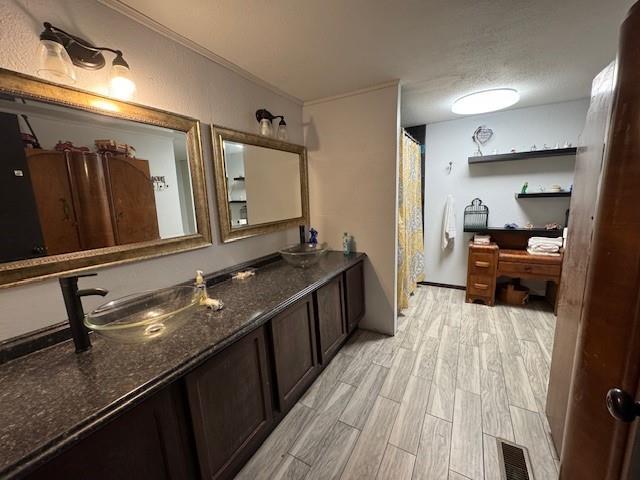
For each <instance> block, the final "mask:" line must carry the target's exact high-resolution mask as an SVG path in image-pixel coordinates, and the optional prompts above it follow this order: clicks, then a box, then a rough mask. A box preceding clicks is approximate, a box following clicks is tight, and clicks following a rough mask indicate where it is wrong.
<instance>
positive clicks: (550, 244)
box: [527, 237, 563, 256]
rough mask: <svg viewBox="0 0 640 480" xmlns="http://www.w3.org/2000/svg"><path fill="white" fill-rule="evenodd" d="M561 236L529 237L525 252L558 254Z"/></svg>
mask: <svg viewBox="0 0 640 480" xmlns="http://www.w3.org/2000/svg"><path fill="white" fill-rule="evenodd" d="M562 242H563V238H562V237H558V238H547V237H531V238H530V239H529V246H528V248H527V252H529V253H530V254H532V255H552V256H558V255H560V253H559V252H560V248H562Z"/></svg>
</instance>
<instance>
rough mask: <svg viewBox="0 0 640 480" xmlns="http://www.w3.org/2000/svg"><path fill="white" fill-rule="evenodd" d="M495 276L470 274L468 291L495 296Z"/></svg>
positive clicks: (484, 295) (485, 295)
mask: <svg viewBox="0 0 640 480" xmlns="http://www.w3.org/2000/svg"><path fill="white" fill-rule="evenodd" d="M494 282H495V277H493V276H491V275H469V278H468V279H467V292H468V293H469V294H471V295H480V296H483V297H493V293H494V289H495V284H494Z"/></svg>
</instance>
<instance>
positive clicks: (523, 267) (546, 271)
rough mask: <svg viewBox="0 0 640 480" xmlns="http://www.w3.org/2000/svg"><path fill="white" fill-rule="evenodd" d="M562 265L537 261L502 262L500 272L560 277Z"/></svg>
mask: <svg viewBox="0 0 640 480" xmlns="http://www.w3.org/2000/svg"><path fill="white" fill-rule="evenodd" d="M561 269H562V267H561V266H560V265H542V264H535V263H519V262H502V261H501V262H500V264H499V266H498V273H499V274H502V275H509V276H514V277H517V276H518V275H523V276H540V277H559V276H560V271H561Z"/></svg>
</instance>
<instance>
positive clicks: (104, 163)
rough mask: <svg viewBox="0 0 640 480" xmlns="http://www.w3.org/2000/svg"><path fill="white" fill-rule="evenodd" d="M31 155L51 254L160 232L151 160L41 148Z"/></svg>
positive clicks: (152, 237)
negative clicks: (150, 168) (150, 169)
mask: <svg viewBox="0 0 640 480" xmlns="http://www.w3.org/2000/svg"><path fill="white" fill-rule="evenodd" d="M26 156H27V163H28V166H29V173H30V176H31V182H32V187H33V193H34V197H35V200H36V205H37V209H38V217H39V220H40V225H41V229H42V234H43V237H44V243H45V248H46V251H47V254H48V255H56V254H61V253H69V252H74V251H78V250H89V249H94V248H101V247H110V246H114V245H122V244H126V243H133V242H141V241H146V240H156V239H158V238H159V237H160V236H159V231H158V219H157V213H156V204H155V196H154V191H153V184H152V183H151V179H150V175H149V162H148V161H146V160H140V159H132V158H127V157H124V156H119V155H102V154H97V153H85V152H71V151H65V152H59V151H54V150H39V149H27V150H26Z"/></svg>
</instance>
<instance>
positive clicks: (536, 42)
mask: <svg viewBox="0 0 640 480" xmlns="http://www.w3.org/2000/svg"><path fill="white" fill-rule="evenodd" d="M117 1H120V2H121V3H124V4H126V5H128V6H129V7H131V8H133V9H135V10H137V11H138V12H140V13H142V14H143V15H145V16H147V17H149V18H151V19H152V20H154V21H156V22H158V23H160V24H161V25H163V26H165V27H167V28H169V29H171V30H173V31H174V32H176V33H179V34H180V35H182V36H184V37H186V38H187V39H189V40H191V41H193V42H195V43H197V44H199V45H201V46H203V47H205V48H206V49H208V50H210V51H212V52H214V53H215V54H217V55H219V56H221V57H223V58H224V59H226V60H228V61H230V62H232V63H234V64H236V65H238V66H239V67H241V68H242V69H244V70H246V71H248V72H250V73H252V74H253V75H255V76H257V77H259V78H261V79H263V80H265V81H266V82H268V83H270V84H272V85H274V86H277V87H278V88H279V89H281V90H283V91H284V92H286V93H288V94H290V95H292V96H294V97H297V98H299V99H302V100H314V99H318V98H322V97H326V96H332V95H338V94H342V93H346V92H350V91H353V90H357V89H361V88H365V87H369V86H373V85H376V84H380V83H383V82H387V81H390V80H394V79H400V80H401V82H402V85H403V90H402V92H403V99H402V114H403V119H402V123H403V124H404V125H411V124H418V123H425V122H434V121H440V120H446V119H450V118H454V117H455V115H454V114H452V113H451V111H450V107H451V102H452V101H453V100H454V99H455V98H457V97H459V96H461V95H464V94H466V93H469V92H471V91H475V90H479V89H485V88H495V87H502V86H508V87H513V88H516V89H518V90H519V91H520V92H521V94H522V101H521V102H520V103H519V104H518V105H517V107H522V106H528V105H540V104H545V103H552V102H557V101H563V100H572V99H577V98H582V97H585V96H588V94H589V88H590V83H591V79H592V78H593V77H594V76H595V74H596V73H597V72H598V71H600V70H601V69H602V68H603V67H604V66H605V65H606V64H608V63H609V62H610V61H611V60H612V59H613V58H614V56H615V51H616V38H617V31H618V27H619V24H620V22H621V21H622V20H623V19H624V15H625V13H626V11H627V10H628V8H629V7H630V6H631V5H632V4H633V0H526V1H525V0H395V1H391V0H272V1H269V2H265V1H264V0H217V1H211V0H190V1H188V2H178V1H175V0H110V1H105V2H104V3H107V4H109V3H111V4H113V3H115V2H117Z"/></svg>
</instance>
